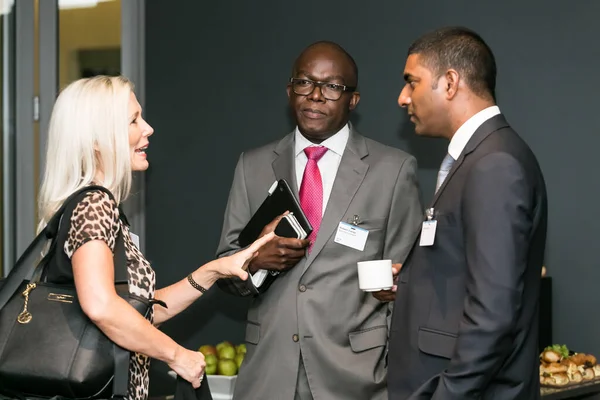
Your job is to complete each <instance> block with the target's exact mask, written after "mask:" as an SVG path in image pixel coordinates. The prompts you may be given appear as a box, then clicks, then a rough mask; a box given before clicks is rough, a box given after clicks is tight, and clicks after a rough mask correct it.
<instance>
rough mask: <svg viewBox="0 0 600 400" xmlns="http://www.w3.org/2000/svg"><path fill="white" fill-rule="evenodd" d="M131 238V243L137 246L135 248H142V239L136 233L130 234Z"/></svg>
mask: <svg viewBox="0 0 600 400" xmlns="http://www.w3.org/2000/svg"><path fill="white" fill-rule="evenodd" d="M129 236H131V241H132V242H133V244H135V247H137V248H138V249H139V248H140V237H139V236H138V235H136V234H135V233H131V232H129Z"/></svg>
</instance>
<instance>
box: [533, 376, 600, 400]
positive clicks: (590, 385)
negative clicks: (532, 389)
mask: <svg viewBox="0 0 600 400" xmlns="http://www.w3.org/2000/svg"><path fill="white" fill-rule="evenodd" d="M541 393H542V399H544V400H562V399H573V398H582V399H590V400H591V399H596V398H598V399H600V379H594V380H593V381H590V382H583V383H581V384H579V385H575V386H571V387H567V388H549V387H542V389H541ZM594 393H595V394H597V396H594V397H588V395H592V394H594ZM583 396H585V397H583Z"/></svg>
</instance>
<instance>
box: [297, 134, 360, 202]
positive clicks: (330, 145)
mask: <svg viewBox="0 0 600 400" xmlns="http://www.w3.org/2000/svg"><path fill="white" fill-rule="evenodd" d="M348 137H350V128H348V124H346V125H344V127H343V128H342V129H340V130H339V131H338V133H336V134H335V135H333V136H332V137H330V138H329V139H327V140H324V141H323V142H322V143H321V144H314V143H312V142H311V141H309V140H308V139H307V138H305V137H304V136H302V134H301V133H300V131H299V130H298V128H297V127H296V134H295V145H294V154H295V156H296V182H297V183H298V192H300V186H302V177H303V176H304V169H305V168H306V163H307V162H308V158H307V157H306V154H304V149H305V148H307V147H311V146H325V147H327V149H328V150H327V152H326V153H325V154H324V155H323V157H321V159H320V160H319V162H318V163H317V165H318V166H319V171H320V172H321V180H322V182H323V208H322V213H323V214H324V213H325V208H326V207H327V202H328V201H329V196H330V195H331V189H332V188H333V181H335V176H336V175H337V170H338V167H339V166H340V161H342V155H343V154H344V150H345V149H346V144H347V143H348Z"/></svg>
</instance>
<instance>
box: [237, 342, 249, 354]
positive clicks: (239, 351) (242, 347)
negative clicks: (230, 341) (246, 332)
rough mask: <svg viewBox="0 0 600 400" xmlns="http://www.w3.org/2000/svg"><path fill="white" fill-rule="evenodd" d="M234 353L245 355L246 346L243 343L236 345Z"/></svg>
mask: <svg viewBox="0 0 600 400" xmlns="http://www.w3.org/2000/svg"><path fill="white" fill-rule="evenodd" d="M235 352H236V353H237V354H246V344H245V343H242V344H238V345H237V346H236V348H235Z"/></svg>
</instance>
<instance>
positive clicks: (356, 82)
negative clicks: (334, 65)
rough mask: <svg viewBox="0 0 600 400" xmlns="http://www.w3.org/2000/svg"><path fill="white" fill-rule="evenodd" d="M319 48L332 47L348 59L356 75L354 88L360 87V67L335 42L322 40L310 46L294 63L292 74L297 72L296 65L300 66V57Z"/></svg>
mask: <svg viewBox="0 0 600 400" xmlns="http://www.w3.org/2000/svg"><path fill="white" fill-rule="evenodd" d="M319 46H324V47H330V48H332V49H334V50H336V51H339V52H340V53H342V54H343V55H344V56H345V57H346V59H347V60H348V62H349V63H350V66H351V67H352V72H353V73H354V79H355V82H354V83H353V84H354V86H358V66H357V65H356V61H354V58H353V57H352V56H351V55H350V53H348V52H347V51H346V49H344V48H343V47H342V46H340V45H339V44H337V43H335V42H331V41H329V40H320V41H318V42H314V43H312V44H311V45H309V46H308V47H306V48H305V49H304V50H303V51H302V53H301V54H300V56H298V58H297V59H296V61H295V62H294V68H293V70H292V74H294V73H295V72H296V64H298V60H299V59H300V57H302V55H303V54H304V53H305V52H307V51H308V50H310V49H312V48H313V47H319ZM346 84H348V83H346ZM350 84H352V83H350Z"/></svg>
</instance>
